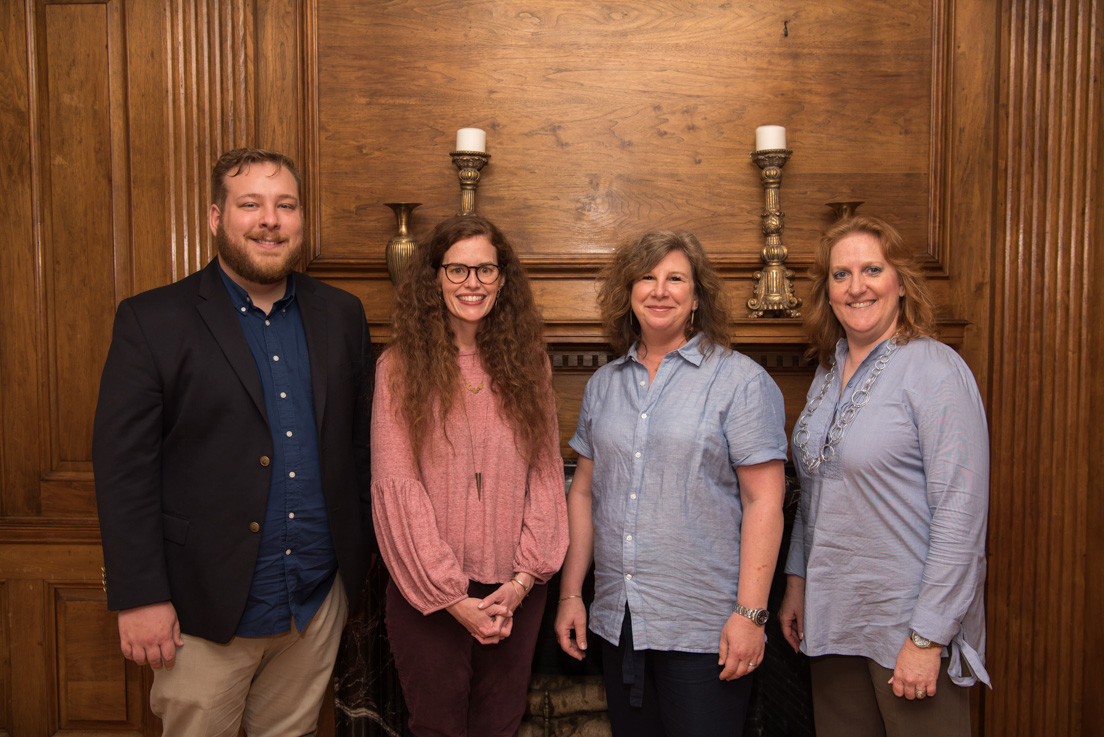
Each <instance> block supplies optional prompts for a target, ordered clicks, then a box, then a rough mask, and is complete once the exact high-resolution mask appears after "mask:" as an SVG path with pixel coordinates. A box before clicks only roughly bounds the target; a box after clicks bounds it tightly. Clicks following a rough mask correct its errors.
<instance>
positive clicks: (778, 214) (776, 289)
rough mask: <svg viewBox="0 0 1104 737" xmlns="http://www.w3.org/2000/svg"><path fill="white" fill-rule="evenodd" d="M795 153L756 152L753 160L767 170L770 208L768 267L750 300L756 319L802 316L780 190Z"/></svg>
mask: <svg viewBox="0 0 1104 737" xmlns="http://www.w3.org/2000/svg"><path fill="white" fill-rule="evenodd" d="M792 154H793V151H792V150H790V149H788V148H776V149H766V150H764V151H752V152H751V160H752V161H754V162H755V164H756V165H757V166H758V167H759V168H760V169H762V170H763V173H762V180H763V192H764V195H765V197H766V209H765V210H764V212H763V235H764V236H766V243H765V244H764V245H763V250H762V251H761V252H760V254H761V255H762V257H763V263H764V264H765V266H764V267H763V269H762V271H756V272H755V278H756V280H757V281H758V283H757V284H756V285H755V294H754V296H752V297H751V298H750V299H748V302H747V305H748V309H749V310H751V316H752V317H801V313H800V312H798V311H797V309H796V308H797V307H800V306H801V300H800V299H798V298H797V297H795V296H794V293H793V282H792V281H791V280H792V279H793V275H794V273H793V270H792V269H787V268H786V247H785V246H783V245H782V228H783V221H784V220H785V217H786V215H785V213H783V212H782V208H781V205H780V200H779V196H778V190H779V189H780V188H781V186H782V167H783V166H785V165H786V162H787V161H789V159H790V156H791V155H792Z"/></svg>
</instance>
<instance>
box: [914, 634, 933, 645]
mask: <svg viewBox="0 0 1104 737" xmlns="http://www.w3.org/2000/svg"><path fill="white" fill-rule="evenodd" d="M910 636H911V637H912V644H914V645H916V647H921V648H923V647H931V640H929V639H928V638H926V637H921V636H920V635H918V634H916V633H915V632H912V633H911V634H910Z"/></svg>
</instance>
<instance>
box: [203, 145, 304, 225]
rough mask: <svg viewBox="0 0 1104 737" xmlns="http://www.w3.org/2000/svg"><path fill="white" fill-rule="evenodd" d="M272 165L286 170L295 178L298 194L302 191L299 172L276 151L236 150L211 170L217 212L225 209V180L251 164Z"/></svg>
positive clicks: (225, 154)
mask: <svg viewBox="0 0 1104 737" xmlns="http://www.w3.org/2000/svg"><path fill="white" fill-rule="evenodd" d="M264 163H272V164H275V165H276V170H277V171H279V170H280V169H287V170H288V171H290V172H291V175H292V176H293V177H295V186H296V188H297V189H298V190H299V192H300V193H302V191H303V180H302V178H301V177H300V176H299V170H298V169H296V168H295V162H294V161H292V160H291V159H290V158H288V157H287V156H284V155H283V154H282V153H279V152H278V151H269V150H267V149H263V148H236V149H234V150H233V151H227V152H226V153H224V154H223V155H222V156H220V157H219V160H218V161H216V162H215V166H214V168H212V169H211V200H212V201H213V202H214V203H215V205H217V206H218V209H219V210H223V209H225V207H226V178H227V177H236V176H237V175H238V174H241V172H242V170H243V169H247V168H249V167H250V166H252V165H253V164H264Z"/></svg>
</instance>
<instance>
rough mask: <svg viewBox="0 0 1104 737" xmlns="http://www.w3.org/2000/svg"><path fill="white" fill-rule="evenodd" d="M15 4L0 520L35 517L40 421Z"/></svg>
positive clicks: (25, 67) (34, 272) (10, 14)
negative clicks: (7, 517)
mask: <svg viewBox="0 0 1104 737" xmlns="http://www.w3.org/2000/svg"><path fill="white" fill-rule="evenodd" d="M25 11H26V8H25V6H24V5H23V4H21V3H3V4H0V37H2V38H3V39H4V43H2V44H0V100H3V104H0V131H3V135H0V187H2V188H3V191H4V200H5V214H6V215H7V220H6V224H7V234H6V235H7V242H6V243H5V244H4V247H3V248H0V275H2V279H3V283H2V288H0V515H4V516H29V515H34V514H37V512H38V475H39V472H40V470H41V460H40V459H41V458H42V455H43V453H44V450H43V448H44V445H45V442H44V438H43V437H42V432H43V431H42V428H41V426H40V420H41V418H42V417H43V414H44V413H43V412H42V409H41V403H40V397H41V396H42V395H43V394H44V393H45V392H40V391H39V387H40V382H41V380H42V370H43V368H44V365H45V364H44V363H43V362H42V361H41V360H40V350H41V349H42V348H43V341H42V339H41V324H40V318H41V315H40V313H39V311H38V310H37V309H36V306H37V305H38V304H39V303H40V300H39V298H38V297H39V294H38V275H39V261H38V257H39V253H38V251H37V246H38V242H39V229H38V223H39V222H40V221H39V220H38V212H37V202H38V201H37V198H36V197H35V195H34V192H35V190H36V184H37V182H36V179H37V176H38V175H37V170H38V167H37V166H36V165H35V162H34V152H33V151H34V149H33V146H34V143H33V142H34V141H36V140H37V130H38V129H37V125H36V124H35V117H34V116H35V115H36V113H37V110H36V103H35V98H36V93H37V89H36V87H35V85H34V83H33V80H32V69H33V67H32V65H31V62H30V60H31V58H32V56H33V53H34V40H35V37H34V33H33V24H32V23H31V22H30V19H29V16H28V14H27V13H26V12H25Z"/></svg>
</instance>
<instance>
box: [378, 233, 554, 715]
mask: <svg viewBox="0 0 1104 737" xmlns="http://www.w3.org/2000/svg"><path fill="white" fill-rule="evenodd" d="M372 509H373V512H374V515H375V527H376V535H377V537H378V538H379V542H380V551H381V555H382V556H383V559H384V562H385V563H386V564H387V569H388V571H389V572H390V574H391V577H392V581H391V583H390V584H389V586H388V590H387V603H386V624H387V632H388V638H389V639H390V641H391V649H392V652H393V653H394V656H395V664H396V667H397V669H398V672H399V680H400V682H401V684H402V688H403V696H404V698H405V700H406V704H407V706H408V708H409V710H410V721H409V727H410V730H411V732H412V733H413V734H414V735H419V736H420V735H451V736H458V735H473V736H474V735H480V737H483V736H485V735H486V736H490V737H493V736H495V735H502V736H506V735H514V734H516V733H517V731H518V725H519V724H520V722H521V718H522V714H523V713H524V710H525V694H526V690H527V687H528V683H529V675H530V670H531V666H532V659H533V651H534V648H535V646H536V638H537V634H538V630H539V627H540V620H541V614H542V612H543V608H544V597H545V586H544V584H545V582H546V581H547V580H548V579H549V578H550V577H551V576H552V575H553V574H554V573H555V572H556V571H557V570H558V569H559V567H560V564H561V562H562V561H563V556H564V551H565V550H566V548H567V518H566V509H565V500H564V476H563V461H562V459H561V458H560V455H559V433H558V431H557V423H556V410H555V399H554V396H553V393H552V385H551V371H550V368H549V362H548V356H547V354H546V353H545V351H544V347H543V343H542V342H541V320H540V315H539V313H538V312H537V308H536V305H535V304H534V301H533V296H532V293H531V291H530V289H529V282H528V280H527V279H526V278H525V274H524V273H523V272H522V270H521V265H520V264H519V262H518V259H517V256H516V254H515V253H514V250H513V248H512V247H511V246H510V243H509V242H508V241H507V240H506V237H505V236H504V235H503V234H502V232H501V231H500V230H499V229H498V228H497V227H495V225H494V224H492V223H491V222H489V221H487V220H485V219H483V218H479V217H471V216H469V217H459V216H457V217H452V218H449V219H447V220H445V221H443V222H441V223H440V224H438V225H437V227H436V228H435V229H434V230H433V233H432V234H431V235H430V237H429V240H428V242H427V243H425V244H424V245H422V246H420V247H419V248H418V250H417V251H416V252H415V256H414V259H413V261H412V263H411V264H410V265H409V267H408V270H407V274H406V276H405V279H404V280H403V281H402V284H401V285H400V287H399V290H398V296H397V305H396V309H395V317H394V321H393V338H392V343H391V346H390V347H389V348H388V349H387V351H386V352H385V353H384V354H383V356H382V357H381V358H380V361H379V364H378V367H377V370H376V393H375V400H374V403H373V417H372ZM527 597H528V599H529V600H530V601H529V602H528V603H527V606H525V607H522V606H521V604H522V601H523V600H524V599H526V598H527Z"/></svg>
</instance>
